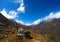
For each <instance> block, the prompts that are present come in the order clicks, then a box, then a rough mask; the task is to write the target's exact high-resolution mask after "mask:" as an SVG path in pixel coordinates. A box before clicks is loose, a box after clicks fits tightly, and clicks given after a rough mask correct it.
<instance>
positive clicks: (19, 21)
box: [16, 20, 24, 25]
mask: <svg viewBox="0 0 60 42" xmlns="http://www.w3.org/2000/svg"><path fill="white" fill-rule="evenodd" d="M16 22H17V23H21V24H22V25H24V22H23V21H21V20H16Z"/></svg>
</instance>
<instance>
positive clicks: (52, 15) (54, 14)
mask: <svg viewBox="0 0 60 42" xmlns="http://www.w3.org/2000/svg"><path fill="white" fill-rule="evenodd" d="M54 18H60V12H56V13H54V12H51V13H50V14H49V15H48V16H46V17H44V18H43V20H48V21H49V20H52V19H54Z"/></svg>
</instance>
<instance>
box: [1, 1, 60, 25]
mask: <svg viewBox="0 0 60 42" xmlns="http://www.w3.org/2000/svg"><path fill="white" fill-rule="evenodd" d="M0 5H1V6H0V12H1V13H3V15H4V16H5V17H7V18H8V19H14V20H15V21H16V22H18V23H21V24H26V25H31V24H37V23H40V22H41V21H43V20H47V19H48V18H49V19H50V18H51V16H53V17H52V18H58V17H60V0H0Z"/></svg>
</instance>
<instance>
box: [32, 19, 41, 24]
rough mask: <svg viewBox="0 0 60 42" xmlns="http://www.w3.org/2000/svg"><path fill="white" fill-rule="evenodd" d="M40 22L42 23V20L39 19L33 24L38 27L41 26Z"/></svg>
mask: <svg viewBox="0 0 60 42" xmlns="http://www.w3.org/2000/svg"><path fill="white" fill-rule="evenodd" d="M40 22H42V19H38V20H36V21H34V22H33V23H32V24H33V25H37V24H39V23H40Z"/></svg>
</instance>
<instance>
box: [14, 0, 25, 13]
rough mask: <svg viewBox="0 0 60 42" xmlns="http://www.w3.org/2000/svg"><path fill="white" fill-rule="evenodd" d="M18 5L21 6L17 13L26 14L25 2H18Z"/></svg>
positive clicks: (19, 0)
mask: <svg viewBox="0 0 60 42" xmlns="http://www.w3.org/2000/svg"><path fill="white" fill-rule="evenodd" d="M15 2H16V3H19V4H20V6H19V7H18V8H17V11H19V12H22V13H24V12H25V5H24V1H23V0H16V1H15Z"/></svg>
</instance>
